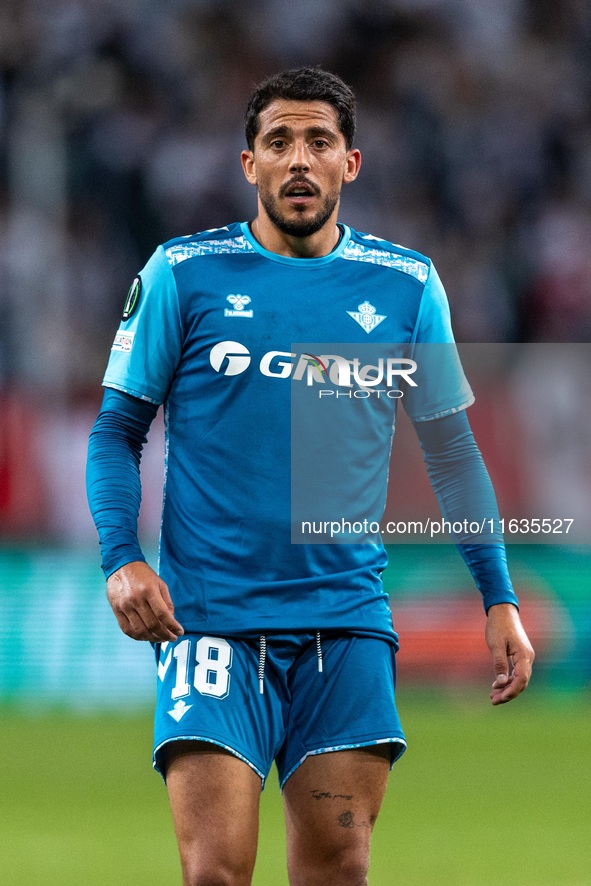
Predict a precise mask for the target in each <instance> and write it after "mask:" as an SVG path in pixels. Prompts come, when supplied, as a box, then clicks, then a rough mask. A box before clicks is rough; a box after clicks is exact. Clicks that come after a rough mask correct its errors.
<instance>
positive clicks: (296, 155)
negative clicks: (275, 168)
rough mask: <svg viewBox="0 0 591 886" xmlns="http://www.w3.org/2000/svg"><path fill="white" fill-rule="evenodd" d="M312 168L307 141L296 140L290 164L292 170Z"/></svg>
mask: <svg viewBox="0 0 591 886" xmlns="http://www.w3.org/2000/svg"><path fill="white" fill-rule="evenodd" d="M309 169H310V154H309V152H308V146H307V145H306V143H305V142H299V143H298V142H296V144H295V145H294V149H293V155H292V157H291V161H290V164H289V170H290V172H302V171H308V170H309Z"/></svg>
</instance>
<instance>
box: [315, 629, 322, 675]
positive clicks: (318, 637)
mask: <svg viewBox="0 0 591 886" xmlns="http://www.w3.org/2000/svg"><path fill="white" fill-rule="evenodd" d="M316 655H317V656H318V673H319V674H321V673H322V646H321V645H320V631H316Z"/></svg>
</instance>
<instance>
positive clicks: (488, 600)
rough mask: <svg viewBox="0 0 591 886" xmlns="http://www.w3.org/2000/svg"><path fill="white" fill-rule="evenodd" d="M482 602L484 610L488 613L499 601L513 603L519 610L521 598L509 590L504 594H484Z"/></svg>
mask: <svg viewBox="0 0 591 886" xmlns="http://www.w3.org/2000/svg"><path fill="white" fill-rule="evenodd" d="M482 602H483V603H484V610H485V612H486V613H487V615H488V610H489V609H490V607H491V606H496V605H497V604H498V603H512V604H513V606H515V608H516V609H517V611H518V612H519V600H518V599H517V597H516V595H515V594H509V593H507V592H504V593H502V594H483V595H482Z"/></svg>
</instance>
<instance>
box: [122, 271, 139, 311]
mask: <svg viewBox="0 0 591 886" xmlns="http://www.w3.org/2000/svg"><path fill="white" fill-rule="evenodd" d="M141 294H142V279H141V277H139V276H138V277H135V279H134V281H133V283H132V284H131V286H130V287H129V292H128V293H127V298H126V299H125V307H124V308H123V320H129V318H130V317H131V316H132V314H133V313H134V311H135V309H136V308H137V306H138V304H139V301H140V295H141Z"/></svg>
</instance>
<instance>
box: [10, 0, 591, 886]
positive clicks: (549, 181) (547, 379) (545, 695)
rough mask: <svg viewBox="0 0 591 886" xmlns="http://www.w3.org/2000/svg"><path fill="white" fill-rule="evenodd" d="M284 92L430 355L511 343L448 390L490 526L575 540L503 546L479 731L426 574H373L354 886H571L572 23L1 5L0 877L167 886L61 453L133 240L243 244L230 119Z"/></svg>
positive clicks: (576, 716)
mask: <svg viewBox="0 0 591 886" xmlns="http://www.w3.org/2000/svg"><path fill="white" fill-rule="evenodd" d="M304 63H321V64H322V65H323V66H325V67H327V68H329V69H331V70H334V71H336V72H337V73H339V74H340V75H342V76H343V77H344V78H345V79H346V80H347V81H348V82H349V83H351V85H352V86H353V87H354V89H355V91H356V93H357V96H358V100H359V137H358V139H357V143H358V146H359V147H360V148H361V150H362V153H363V159H364V164H363V168H362V172H361V175H360V178H359V180H358V181H357V182H356V183H355V184H354V185H352V186H350V187H349V188H347V189H346V190H345V192H344V196H343V210H342V218H343V219H344V220H346V221H347V222H348V223H350V224H351V225H352V226H353V227H356V228H357V229H359V230H364V231H370V232H371V233H373V234H375V235H378V236H383V237H385V238H387V239H391V240H393V241H395V242H400V243H404V244H405V245H407V246H410V247H411V248H415V249H417V250H419V251H421V252H424V253H426V254H428V255H430V256H432V257H433V259H434V261H435V263H436V265H437V267H438V269H439V272H440V275H441V277H442V279H443V281H444V283H445V285H446V288H447V290H448V294H449V298H450V303H451V309H452V315H453V320H454V327H455V331H456V337H457V339H458V341H461V342H467V343H481V342H488V343H497V344H498V346H499V348H502V347H504V346H505V345H508V343H517V344H516V345H514V346H512V353H513V354H514V357H513V358H512V359H511V360H509V361H504V362H503V363H502V366H501V368H500V369H499V366H498V365H495V360H494V359H490V360H480V361H479V360H478V359H476V360H475V361H473V363H474V365H473V374H472V375H471V376H470V380H471V382H472V383H473V385H474V387H475V389H476V393H477V403H476V405H475V406H474V407H472V409H471V410H470V418H471V420H472V423H473V425H474V427H475V431H476V435H477V439H478V440H479V443H480V444H481V447H482V449H483V452H484V455H485V458H486V460H487V462H488V463H489V465H490V469H491V473H492V474H493V478H494V481H495V485H496V487H497V490H498V493H499V499H500V504H501V512H502V514H505V515H506V516H507V517H510V516H519V515H522V514H531V515H536V516H540V517H548V516H550V517H552V516H554V515H555V514H562V513H564V514H565V515H566V514H567V513H568V514H570V515H573V514H574V515H576V518H577V526H578V536H577V541H578V543H577V544H575V545H573V544H571V545H568V546H567V545H564V544H547V545H541V544H521V545H511V546H510V547H509V561H510V565H511V567H512V572H513V577H514V581H515V584H516V587H517V590H518V593H519V594H520V596H521V598H522V600H523V604H524V605H523V617H524V621H525V624H526V626H527V627H528V628H529V630H530V631H531V634H532V639H533V641H534V645H535V646H536V648H537V651H538V658H537V661H536V667H535V679H534V682H533V684H532V686H531V687H530V690H528V696H527V697H524V698H523V699H520V700H519V701H518V702H515V703H513V704H512V705H510V706H509V707H506V708H503V709H501V710H492V709H489V708H488V707H487V689H486V687H487V686H488V682H489V679H490V673H489V672H490V665H489V662H488V657H487V655H488V653H487V651H486V648H485V646H484V642H483V639H482V628H483V622H484V616H483V613H482V611H481V607H480V601H479V599H478V594H477V592H476V591H475V589H474V588H473V586H472V584H471V580H470V577H469V575H468V573H467V571H466V569H465V567H464V566H463V564H462V562H461V560H460V558H459V556H458V555H457V553H456V552H455V550H453V549H451V548H449V546H432V547H429V546H426V545H420V546H417V545H395V546H393V547H392V549H391V566H390V568H389V570H388V573H387V574H386V584H387V587H388V589H389V590H390V591H391V594H392V603H393V612H394V620H395V625H396V627H397V629H398V630H399V631H400V633H401V635H402V648H401V653H400V656H399V666H400V670H399V675H400V681H401V684H402V686H403V687H404V688H403V690H402V691H401V693H400V698H401V701H400V704H401V709H402V716H403V719H404V721H405V725H406V727H407V732H408V736H409V739H410V741H411V750H409V752H408V754H407V755H406V757H405V758H404V760H402V761H401V763H400V764H399V766H397V768H396V770H395V774H394V775H393V776H392V779H391V784H390V787H389V790H388V795H387V799H386V803H385V807H384V812H383V814H382V818H381V820H380V825H379V827H378V829H377V831H376V837H375V848H374V855H373V864H372V872H371V873H372V875H373V880H370V882H373V883H374V884H375V886H379V884H384V886H385V884H390V883H393V882H395V880H396V881H398V882H401V883H403V882H404V883H407V884H416V886H422V884H427V883H432V882H435V881H437V882H439V883H442V884H447V883H449V884H454V886H476V884H478V886H480V884H482V886H497V884H501V883H502V882H505V881H506V880H507V879H509V878H512V879H516V880H517V881H518V882H520V883H521V884H523V886H529V884H531V886H534V884H535V886H542V884H544V886H545V884H548V886H550V884H551V886H584V884H590V883H591V874H590V873H589V872H590V871H591V857H590V855H589V848H588V845H587V842H588V840H587V838H588V827H589V811H590V809H589V797H590V793H591V792H590V791H589V767H588V756H589V751H590V750H591V748H590V746H589V735H588V726H587V722H588V712H589V686H590V682H591V645H590V638H591V600H590V595H589V589H590V579H589V575H590V567H591V553H590V551H591V549H590V547H589V541H591V504H590V497H589V480H590V479H591V418H590V416H591V410H590V409H589V406H590V405H591V389H590V383H589V378H590V377H591V374H590V373H589V372H588V365H589V360H590V346H589V338H590V333H591V250H590V249H589V242H590V239H591V113H590V108H591V104H590V98H591V96H590V86H589V84H590V82H591V80H590V74H591V7H589V5H588V4H587V3H586V2H583V0H553V2H550V0H487V2H486V3H482V2H480V0H374V2H371V3H366V2H365V3H364V2H361V0H322V2H320V0H251V2H243V3H240V4H238V3H233V2H230V0H228V2H224V0H184V2H182V0H170V2H166V3H157V2H150V0H118V2H114V0H113V2H112V0H92V2H75V0H71V2H68V0H61V2H60V0H29V2H23V0H18V2H17V0H4V2H3V4H2V6H1V7H0V533H1V536H2V544H1V546H0V741H1V746H2V759H3V762H2V767H1V769H2V772H3V774H2V776H1V778H2V784H1V785H0V820H1V822H2V825H1V827H0V865H1V867H2V869H3V872H5V874H3V876H5V877H6V879H5V882H6V883H8V884H10V886H21V884H23V886H24V884H30V883H32V882H38V881H42V882H45V883H48V884H53V883H60V884H70V883H72V884H74V883H76V884H79V883H80V882H81V881H82V880H84V881H85V882H87V883H88V884H89V886H90V884H97V886H98V884H110V883H126V884H135V883H138V884H139V883H142V884H146V883H152V882H153V883H156V882H177V881H178V865H177V862H176V853H175V848H174V839H173V835H172V827H171V824H170V821H169V816H168V812H167V809H166V799H165V794H164V790H163V788H162V786H161V784H160V782H159V780H158V779H157V777H156V776H155V775H152V773H151V772H150V771H149V768H148V763H147V756H148V753H149V745H150V728H151V727H150V721H149V714H148V713H146V712H147V711H148V709H149V706H150V703H151V699H152V695H153V674H152V665H151V651H150V650H149V648H146V647H144V646H143V645H141V644H134V643H133V642H132V641H130V640H128V639H127V638H126V637H124V636H123V635H122V634H121V633H120V632H119V631H118V629H117V628H116V624H115V621H114V619H113V616H112V615H111V613H110V611H109V609H108V605H107V603H106V600H105V597H104V584H103V580H102V576H101V573H100V569H99V561H98V546H97V543H96V539H95V535H94V529H93V527H92V523H91V520H90V516H89V514H88V512H87V507H86V502H85V493H84V484H83V472H84V459H85V449H86V441H87V437H88V432H89V430H90V427H91V425H92V422H93V420H94V417H95V415H96V412H97V410H98V406H99V403H100V390H99V386H100V379H101V377H102V373H103V370H104V366H105V362H106V358H107V355H108V351H109V348H110V344H111V341H112V337H113V334H114V330H115V329H116V327H117V324H118V321H119V316H120V312H121V309H122V305H123V301H124V298H125V294H126V292H127V289H128V287H129V284H130V282H131V280H132V278H133V276H134V275H135V273H136V272H137V270H138V269H139V268H140V267H141V266H142V264H143V263H144V262H145V260H146V259H147V257H148V256H149V255H150V253H151V252H152V250H153V248H154V246H155V245H156V244H157V243H159V242H161V241H162V240H165V239H167V238H169V237H171V236H176V235H178V234H184V233H190V232H192V231H197V230H200V229H203V228H209V227H214V226H217V225H224V224H226V223H227V222H228V221H232V220H242V219H245V218H249V217H252V215H253V211H254V194H253V192H252V191H251V190H250V188H249V186H248V185H247V184H246V182H245V181H244V179H243V176H242V172H241V169H240V166H239V163H238V154H239V151H240V150H241V148H242V147H243V141H244V139H243V129H242V116H243V112H244V106H245V103H246V100H247V98H248V95H249V92H250V89H251V87H252V85H253V83H255V82H257V81H258V80H259V79H261V78H262V77H263V76H265V75H266V74H268V73H270V72H272V71H275V70H278V69H280V68H283V67H286V66H293V65H299V64H304ZM515 349H516V350H515ZM483 353H484V352H483ZM487 353H488V352H487ZM494 353H495V354H498V353H499V350H498V349H497V350H495V351H494ZM515 354H516V356H515ZM549 356H550V357H552V359H553V363H552V368H551V369H550V368H549V367H548V360H546V358H547V357H549ZM507 366H509V369H507ZM162 436H163V432H162V427H161V424H157V425H156V427H155V428H154V430H153V432H152V435H151V440H150V444H149V447H148V449H147V452H146V457H145V459H144V469H143V477H144V502H143V505H142V516H141V529H142V536H143V539H144V542H145V544H146V545H147V548H148V549H149V550H151V551H153V550H154V546H155V541H156V535H157V527H158V522H159V506H160V501H159V499H160V494H161V483H162ZM417 450H418V446H417V445H416V444H413V443H412V440H411V438H410V435H409V434H408V429H407V428H406V429H405V428H404V426H403V427H402V428H401V434H400V438H399V439H398V440H397V441H396V446H395V449H394V461H393V474H394V478H395V480H396V482H397V483H398V484H399V485H398V486H396V487H395V488H394V484H393V488H394V491H395V492H396V490H399V492H400V499H399V500H401V501H402V502H403V503H404V506H405V507H406V506H410V504H412V507H413V508H415V509H416V512H417V513H420V512H422V511H424V510H425V509H428V508H429V507H431V504H432V502H431V499H430V492H429V488H428V484H427V482H426V480H425V477H424V474H422V473H421V465H420V455H419V453H418V451H417ZM399 464H402V465H403V466H404V467H403V469H402V470H401V472H400V473H399V474H398V476H397V477H396V471H397V466H398V465H399ZM409 465H412V471H411V470H410V469H408V468H407V466H409ZM405 484H406V485H405ZM405 495H406V497H405ZM392 507H394V508H396V502H394V503H393V504H392ZM542 511H543V512H542ZM409 516H412V515H411V514H409ZM278 803H279V798H278V793H277V790H276V789H275V788H274V787H273V786H271V788H270V789H269V790H268V791H266V792H265V795H264V798H263V822H262V825H263V828H262V834H261V851H260V859H259V863H258V866H257V874H256V877H255V883H256V884H258V886H266V884H267V883H268V884H271V883H272V884H281V883H286V882H287V880H286V876H285V867H284V862H283V857H282V849H281V846H282V844H281V840H282V837H281V823H280V818H281V815H280V813H279V811H278ZM130 847H133V848H131V849H130ZM394 872H395V873H394ZM175 877H176V880H175Z"/></svg>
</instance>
